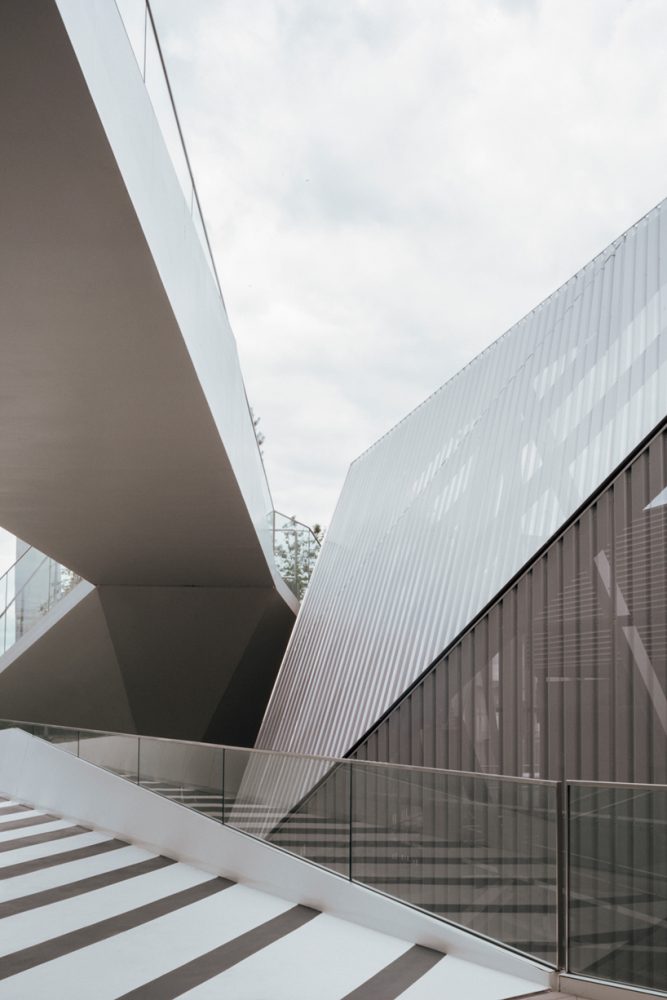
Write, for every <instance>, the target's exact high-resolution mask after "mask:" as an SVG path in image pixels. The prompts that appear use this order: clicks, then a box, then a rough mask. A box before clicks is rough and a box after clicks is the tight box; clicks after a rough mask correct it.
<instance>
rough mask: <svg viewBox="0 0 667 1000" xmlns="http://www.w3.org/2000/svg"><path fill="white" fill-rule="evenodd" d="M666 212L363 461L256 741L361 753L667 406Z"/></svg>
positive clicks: (608, 253) (645, 222) (618, 243)
mask: <svg viewBox="0 0 667 1000" xmlns="http://www.w3.org/2000/svg"><path fill="white" fill-rule="evenodd" d="M666 227H667V205H666V204H665V203H664V202H663V203H661V204H660V205H659V206H658V207H656V208H655V209H653V210H652V211H651V212H649V213H648V215H647V216H645V217H644V218H643V219H642V220H640V222H638V223H637V224H636V225H635V226H633V227H632V228H631V229H630V230H629V231H628V232H627V233H625V234H624V235H623V236H621V237H620V238H619V239H617V240H615V241H614V243H612V244H611V246H610V247H608V248H607V249H606V250H605V251H603V252H602V253H601V254H599V255H598V256H597V257H596V258H595V259H594V260H593V261H592V262H591V263H590V264H588V265H587V266H586V267H584V268H583V269H582V270H581V271H580V272H578V273H577V274H576V275H575V276H574V277H573V278H571V279H570V280H569V281H568V282H567V283H566V284H565V285H563V286H562V287H561V288H560V289H558V291H556V292H555V293H554V294H553V295H552V296H551V297H550V298H548V299H547V300H546V301H545V302H543V303H542V304H541V305H540V306H538V307H537V308H536V309H535V310H534V311H533V312H531V313H530V314H529V315H528V316H526V317H525V318H524V319H523V320H521V321H520V322H519V323H517V324H516V326H514V327H512V329H511V330H509V331H508V333H506V334H505V335H504V336H503V337H501V338H500V339H499V340H497V341H496V342H495V343H494V344H492V345H491V347H489V348H488V349H487V350H486V351H484V352H483V353H482V354H481V355H479V357H477V358H476V359H475V360H474V361H473V362H471V364H469V365H468V366H467V367H466V368H465V369H463V371H461V372H460V373H459V374H458V375H457V376H456V377H455V378H453V379H452V380H451V381H449V382H448V383H446V384H445V385H444V386H443V387H442V388H441V389H439V390H438V391H437V392H435V393H434V394H433V395H432V396H431V397H430V398H429V399H427V400H426V401H425V402H424V403H423V404H422V405H421V406H420V407H418V408H417V409H416V410H415V411H414V412H413V413H411V414H410V415H409V416H408V417H406V418H405V419H404V420H403V421H401V422H400V423H399V424H398V425H397V426H396V427H394V428H393V429H392V430H391V431H389V432H388V433H387V434H386V435H385V436H384V437H383V438H381V439H380V440H379V441H378V442H376V444H374V445H373V446H372V447H371V448H370V449H369V450H368V451H367V452H366V453H365V454H363V455H362V456H361V457H360V458H359V459H357V461H356V462H354V463H353V465H352V466H351V468H350V471H349V474H348V477H347V480H346V483H345V486H344V489H343V493H342V496H341V498H340V501H339V503H338V507H337V509H336V513H335V516H334V519H333V521H332V524H331V527H330V528H329V531H328V533H327V537H326V540H325V544H324V546H323V549H322V553H321V555H320V558H319V561H318V565H317V568H316V570H315V573H314V576H313V579H312V582H311V585H310V588H309V591H308V594H307V596H306V599H305V602H304V606H303V608H302V611H301V614H300V616H299V619H298V621H297V625H296V627H295V630H294V632H293V634H292V638H291V640H290V643H289V646H288V650H287V653H286V656H285V659H284V661H283V665H282V668H281V672H280V675H279V678H278V681H277V684H276V687H275V689H274V693H273V696H272V699H271V702H270V704H269V707H268V709H267V713H266V716H265V719H264V722H263V725H262V729H261V731H260V735H259V739H258V744H257V745H258V746H260V747H272V748H276V749H290V750H296V751H300V752H308V753H323V754H335V755H340V754H343V753H345V752H346V751H347V750H348V749H349V748H350V747H352V746H353V745H354V744H355V743H356V742H357V741H358V740H359V739H360V738H361V737H362V736H363V735H364V733H366V732H367V731H368V729H369V728H370V727H371V726H372V725H373V723H374V722H375V721H376V720H377V719H378V718H379V716H380V715H382V713H383V712H384V711H385V710H386V709H387V708H388V707H389V706H390V705H391V704H392V703H393V702H394V701H395V700H396V699H397V697H399V696H400V694H401V693H402V692H403V691H404V690H405V689H406V688H407V687H408V686H409V685H410V683H411V682H412V681H413V680H414V679H415V678H416V677H417V676H419V674H420V673H421V672H422V671H423V670H424V669H425V668H426V667H427V666H428V664H429V663H430V662H431V661H433V660H434V659H435V657H436V656H437V655H438V653H440V652H441V651H442V650H443V649H444V648H445V647H446V646H447V645H448V643H449V642H451V640H452V639H453V638H454V637H455V636H456V635H457V634H458V633H459V632H460V631H461V630H462V629H463V628H464V627H465V625H466V624H467V623H468V622H469V621H470V620H471V619H472V618H473V617H474V616H475V615H476V613H478V612H479V611H480V610H481V609H482V608H483V607H484V606H485V605H486V604H487V603H488V602H489V601H490V600H491V599H492V598H493V597H494V595H495V594H496V593H497V592H498V591H499V590H500V589H501V588H502V586H503V585H504V583H506V582H507V581H508V580H509V579H510V578H511V577H512V576H513V575H514V574H515V573H516V572H517V571H518V570H519V569H520V568H521V566H522V565H524V564H525V563H526V562H527V561H528V560H529V559H530V558H531V556H532V555H533V554H535V552H536V551H537V550H538V549H539V548H540V547H541V545H542V544H543V543H544V542H545V541H546V540H547V539H548V538H549V537H550V536H551V535H552V534H553V533H554V531H556V529H557V528H558V527H559V525H560V524H562V523H563V522H564V521H565V520H566V519H567V518H568V517H569V515H571V514H572V513H573V512H574V511H575V510H576V509H577V508H578V507H579V506H580V505H581V504H582V503H583V502H584V501H585V500H586V498H587V497H588V496H589V495H590V494H591V492H592V491H593V490H594V489H595V487H596V486H598V485H599V484H600V483H601V482H602V481H603V480H604V479H605V478H606V476H607V475H608V474H609V473H610V472H611V471H612V470H613V469H614V468H615V466H616V465H618V464H619V462H620V461H621V460H622V459H623V457H624V456H625V455H626V454H628V453H629V452H630V451H631V450H632V448H633V447H634V446H635V445H637V444H638V443H639V442H640V441H641V440H642V439H643V438H644V437H645V436H646V435H647V434H648V433H649V431H650V430H651V429H652V428H653V427H654V426H655V425H656V424H657V423H658V421H659V420H660V418H661V417H662V416H663V415H664V414H665V412H666V411H667V312H666V307H667V300H666V298H665V282H666V281H667V257H666V256H665V251H664V248H665V245H666V240H667V228H666Z"/></svg>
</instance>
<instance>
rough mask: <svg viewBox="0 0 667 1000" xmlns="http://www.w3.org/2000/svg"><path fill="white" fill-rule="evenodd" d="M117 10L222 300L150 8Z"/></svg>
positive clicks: (121, 2) (142, 3)
mask: <svg viewBox="0 0 667 1000" xmlns="http://www.w3.org/2000/svg"><path fill="white" fill-rule="evenodd" d="M116 8H117V10H118V13H119V14H120V18H121V20H122V22H123V26H124V28H125V32H126V34H127V37H128V40H129V42H130V45H131V47H132V51H133V53H134V56H135V59H136V61H137V66H138V67H139V72H140V73H141V77H142V79H143V81H144V84H145V86H146V90H147V91H148V96H149V97H150V100H151V104H152V105H153V111H154V112H155V118H156V120H157V123H158V125H159V128H160V132H161V133H162V138H163V139H164V144H165V147H166V149H167V152H168V154H169V158H170V159H171V162H172V164H173V167H174V171H175V173H176V177H177V178H178V182H179V184H180V186H181V189H182V191H183V197H184V198H185V202H186V205H187V207H188V211H189V212H190V215H191V217H192V221H193V224H194V228H195V231H196V233H197V237H198V239H199V242H200V244H201V248H202V250H203V252H204V257H205V258H206V263H207V264H208V266H209V268H210V270H211V274H212V275H213V278H214V280H215V283H216V285H217V288H218V293H219V295H220V298H221V299H222V298H223V295H222V289H221V287H220V280H219V278H218V272H217V270H216V266H215V261H214V259H213V253H212V251H211V244H210V241H209V238H208V233H207V231H206V225H205V223H204V217H203V215H202V211H201V205H200V203H199V196H198V194H197V188H196V185H195V182H194V177H193V174H192V168H191V166H190V159H189V157H188V153H187V149H186V146H185V141H184V139H183V131H182V129H181V123H180V120H179V117H178V112H177V111H176V105H175V104H174V98H173V94H172V91H171V85H170V83H169V77H168V75H167V71H166V68H165V64H164V59H163V56H162V49H161V47H160V42H159V39H158V34H157V31H156V28H155V20H154V18H153V11H152V9H151V5H150V4H149V3H148V2H147V0H116Z"/></svg>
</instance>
